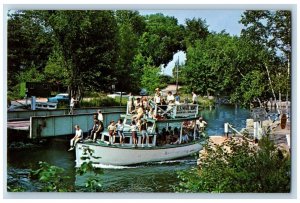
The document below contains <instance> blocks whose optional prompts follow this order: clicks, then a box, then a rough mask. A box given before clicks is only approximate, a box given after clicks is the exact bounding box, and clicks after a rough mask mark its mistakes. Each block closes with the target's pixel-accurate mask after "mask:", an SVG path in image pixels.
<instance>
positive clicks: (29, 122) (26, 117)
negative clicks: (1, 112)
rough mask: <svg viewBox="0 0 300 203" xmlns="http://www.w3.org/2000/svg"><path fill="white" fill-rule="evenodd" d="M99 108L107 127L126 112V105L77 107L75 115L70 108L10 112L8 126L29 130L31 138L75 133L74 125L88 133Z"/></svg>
mask: <svg viewBox="0 0 300 203" xmlns="http://www.w3.org/2000/svg"><path fill="white" fill-rule="evenodd" d="M98 109H101V110H102V114H103V118H104V121H103V123H104V126H105V127H107V126H108V125H109V122H110V121H111V120H114V121H117V120H118V119H119V118H120V114H124V113H125V112H126V108H125V107H101V108H86V109H76V110H75V114H74V115H68V114H66V112H68V109H62V110H37V111H19V112H8V115H7V117H8V118H7V120H8V122H7V128H8V129H10V130H13V131H15V130H17V131H20V130H22V131H25V132H26V131H28V137H29V138H31V139H34V138H46V137H57V136H62V135H70V134H73V133H75V131H74V125H79V126H80V127H81V129H82V130H83V132H84V133H86V132H88V131H89V130H90V129H91V128H92V127H93V115H95V114H96V112H97V110H98ZM8 136H9V135H8Z"/></svg>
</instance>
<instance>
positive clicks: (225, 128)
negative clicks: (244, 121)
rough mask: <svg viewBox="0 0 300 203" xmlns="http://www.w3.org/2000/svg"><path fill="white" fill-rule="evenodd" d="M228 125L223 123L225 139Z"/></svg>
mask: <svg viewBox="0 0 300 203" xmlns="http://www.w3.org/2000/svg"><path fill="white" fill-rule="evenodd" d="M228 132H229V131H228V123H224V133H225V135H226V137H227V138H228Z"/></svg>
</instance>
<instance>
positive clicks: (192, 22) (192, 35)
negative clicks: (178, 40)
mask: <svg viewBox="0 0 300 203" xmlns="http://www.w3.org/2000/svg"><path fill="white" fill-rule="evenodd" d="M185 24H186V26H185V39H184V40H185V43H186V47H189V46H193V44H194V43H195V42H196V41H197V40H201V39H205V38H206V37H207V36H208V35H209V31H208V25H207V24H206V21H205V20H202V19H200V18H198V19H196V18H193V19H186V20H185Z"/></svg>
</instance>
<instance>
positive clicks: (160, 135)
mask: <svg viewBox="0 0 300 203" xmlns="http://www.w3.org/2000/svg"><path fill="white" fill-rule="evenodd" d="M192 94H193V98H192V99H193V104H195V103H196V102H195V101H196V98H197V95H196V94H195V93H194V92H193V93H192ZM148 99H149V100H148ZM150 100H152V101H153V102H154V103H155V104H156V105H158V106H160V107H161V109H162V110H168V109H170V108H172V106H173V105H177V104H180V97H179V95H178V94H175V96H174V95H173V94H172V92H171V91H169V92H168V95H167V97H166V98H164V97H163V96H162V94H161V91H160V90H159V88H156V89H155V95H154V97H153V98H147V97H141V98H136V99H134V97H133V96H132V95H131V94H130V96H129V112H130V113H131V114H132V115H133V116H132V117H131V120H132V122H131V124H130V131H131V135H132V141H133V142H132V143H133V147H137V144H138V138H137V134H138V132H139V133H140V134H141V136H142V140H141V146H142V147H144V143H145V145H146V146H148V147H151V145H150V143H149V140H150V138H149V134H148V131H147V129H148V126H147V120H146V119H145V118H152V119H157V120H160V119H164V117H163V116H161V115H160V114H159V112H157V114H155V113H154V108H155V106H153V105H151V102H149V101H150ZM185 103H187V102H186V101H185ZM166 115H167V114H166ZM206 124H207V123H206V122H205V121H204V120H203V119H202V117H200V118H199V120H197V121H196V122H193V121H185V122H184V124H183V130H182V138H181V142H180V129H179V128H177V127H174V129H172V127H171V126H169V127H168V129H166V128H163V129H162V130H161V131H160V132H159V130H158V129H156V130H155V131H156V134H157V139H156V145H157V146H162V145H166V144H180V143H188V142H189V141H192V140H193V139H194V136H193V134H194V126H195V125H197V126H196V136H197V137H198V136H199V135H200V133H201V132H203V130H204V127H205V125H206ZM77 128H78V129H77ZM75 129H77V130H76V132H77V131H80V128H79V126H77V127H75ZM107 129H108V132H109V144H112V145H114V144H115V141H116V136H118V137H119V139H120V142H119V144H120V145H121V146H123V145H124V141H125V136H124V132H123V129H124V123H123V120H122V119H119V120H118V122H117V123H115V121H113V120H112V121H110V124H109V126H108V127H107ZM103 131H104V124H103V114H102V112H101V110H98V111H97V115H94V125H93V128H92V129H91V130H90V131H89V133H88V136H87V137H86V139H87V140H91V139H92V141H93V142H96V140H97V138H99V137H100V138H101V133H102V132H103ZM77 134H80V133H77ZM81 134H82V131H81ZM75 137H76V136H75ZM75 137H74V138H75ZM79 137H80V138H78V139H77V138H76V139H74V138H73V139H72V140H73V142H72V140H71V148H72V149H73V148H74V146H75V145H76V142H78V141H80V140H82V139H83V136H79ZM74 140H75V142H74Z"/></svg>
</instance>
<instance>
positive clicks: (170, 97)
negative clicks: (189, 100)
mask: <svg viewBox="0 0 300 203" xmlns="http://www.w3.org/2000/svg"><path fill="white" fill-rule="evenodd" d="M167 103H168V105H170V104H171V105H174V103H175V97H174V95H173V94H172V92H171V91H169V92H168V96H167Z"/></svg>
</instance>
